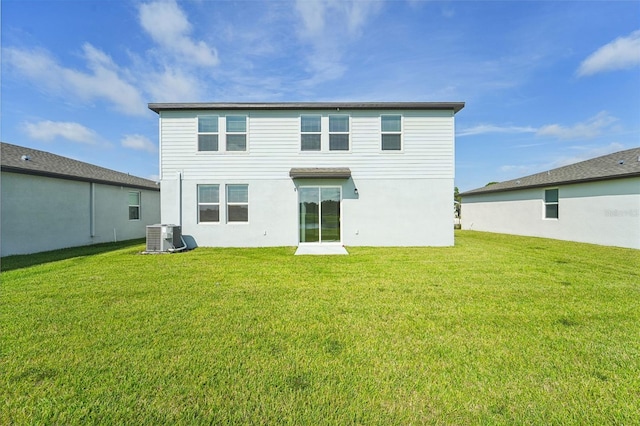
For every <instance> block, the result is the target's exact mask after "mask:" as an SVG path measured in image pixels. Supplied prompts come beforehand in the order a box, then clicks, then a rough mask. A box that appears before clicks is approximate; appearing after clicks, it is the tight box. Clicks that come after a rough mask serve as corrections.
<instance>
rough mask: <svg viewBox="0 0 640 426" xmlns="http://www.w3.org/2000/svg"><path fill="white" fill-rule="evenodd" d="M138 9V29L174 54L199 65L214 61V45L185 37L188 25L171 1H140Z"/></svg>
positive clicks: (183, 15) (172, 0)
mask: <svg viewBox="0 0 640 426" xmlns="http://www.w3.org/2000/svg"><path fill="white" fill-rule="evenodd" d="M139 12H140V25H141V26H142V28H143V29H144V30H145V31H146V32H147V33H148V34H149V35H150V36H151V38H152V39H153V40H154V41H155V42H156V43H158V45H160V47H162V48H163V49H165V50H167V51H168V52H170V53H171V54H173V55H174V56H175V57H177V58H180V59H181V60H183V61H187V62H189V63H192V64H194V65H200V66H215V65H217V64H218V62H219V61H218V53H217V51H216V50H215V49H214V48H212V47H210V46H208V45H207V44H206V43H205V42H204V41H195V40H193V39H191V38H190V37H189V34H190V33H191V30H192V28H191V24H190V23H189V21H188V20H187V17H186V15H185V14H184V12H183V11H182V9H180V7H178V4H177V3H176V2H175V1H174V0H165V1H162V0H161V1H155V2H150V3H143V4H141V5H140V9H139Z"/></svg>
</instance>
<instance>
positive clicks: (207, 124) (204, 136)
mask: <svg viewBox="0 0 640 426" xmlns="http://www.w3.org/2000/svg"><path fill="white" fill-rule="evenodd" d="M217 150H218V116H217V115H199V116H198V151H217Z"/></svg>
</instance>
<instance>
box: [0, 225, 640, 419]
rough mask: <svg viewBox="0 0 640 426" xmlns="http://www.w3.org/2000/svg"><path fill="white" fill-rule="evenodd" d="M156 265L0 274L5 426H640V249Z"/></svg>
mask: <svg viewBox="0 0 640 426" xmlns="http://www.w3.org/2000/svg"><path fill="white" fill-rule="evenodd" d="M143 249H144V245H141V244H139V243H137V244H135V245H130V246H119V247H114V248H113V251H108V250H103V249H101V250H99V251H98V252H95V253H93V254H92V255H90V256H83V255H82V254H81V253H82V252H81V251H79V252H78V253H77V254H76V253H75V252H73V253H72V254H73V255H68V256H65V255H61V254H58V255H55V253H54V255H52V254H51V253H50V254H43V255H34V256H30V257H29V258H28V260H29V261H28V262H27V261H26V259H25V258H22V257H20V256H17V257H9V258H4V259H2V261H3V264H2V267H3V269H4V272H3V273H2V275H1V279H2V284H1V287H0V288H1V293H0V344H1V345H0V401H1V402H0V404H2V405H1V406H0V407H1V408H0V424H25V423H28V424H86V423H97V424H122V423H127V424H163V423H172V424H174V423H175V424H193V423H207V424H231V423H233V424H314V425H315V424H340V425H342V424H367V425H369V424H424V423H428V424H433V423H436V424H469V423H473V424H478V423H480V424H612V423H613V424H638V423H640V412H639V411H638V407H639V406H640V252H639V251H637V250H630V249H620V248H612V247H600V246H594V245H587V244H577V243H569V242H561V241H553V240H545V239H537V238H526V237H514V236H506V235H497V234H487V233H479V232H465V231H461V232H457V233H456V246H455V247H449V248H361V247H350V248H349V253H350V255H349V256H311V257H310V256H293V253H294V251H295V249H294V248H265V249H207V248H199V249H197V250H194V251H190V252H185V253H180V254H173V255H159V256H141V255H139V254H138V253H139V252H140V251H142V250H143ZM89 250H91V249H90V248H89ZM67 253H69V252H67ZM38 256H41V257H42V259H41V261H40V262H39V261H38V259H39V258H38Z"/></svg>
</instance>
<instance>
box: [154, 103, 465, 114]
mask: <svg viewBox="0 0 640 426" xmlns="http://www.w3.org/2000/svg"><path fill="white" fill-rule="evenodd" d="M148 107H149V109H150V110H152V111H154V112H156V113H159V112H160V111H172V110H258V109H266V110H295V109H302V110H320V109H351V110H354V109H355V110H363V109H364V110H367V109H369V110H371V109H414V110H453V112H454V113H457V112H458V111H460V110H461V109H462V108H464V102H262V103H255V102H240V103H237V102H236V103H223V102H208V103H150V104H149V105H148Z"/></svg>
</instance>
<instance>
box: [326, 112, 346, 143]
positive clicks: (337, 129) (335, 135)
mask: <svg viewBox="0 0 640 426" xmlns="http://www.w3.org/2000/svg"><path fill="white" fill-rule="evenodd" d="M329 151H349V116H348V115H330V116H329Z"/></svg>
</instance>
